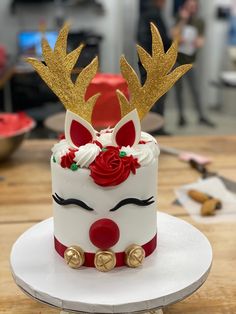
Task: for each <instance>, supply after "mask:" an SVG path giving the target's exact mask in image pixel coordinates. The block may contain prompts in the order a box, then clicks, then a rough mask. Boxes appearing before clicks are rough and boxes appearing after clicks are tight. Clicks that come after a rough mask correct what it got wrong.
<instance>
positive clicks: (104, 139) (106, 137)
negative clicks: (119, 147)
mask: <svg viewBox="0 0 236 314" xmlns="http://www.w3.org/2000/svg"><path fill="white" fill-rule="evenodd" d="M98 141H99V142H100V143H101V144H102V146H103V147H107V146H112V133H101V135H100V137H98Z"/></svg>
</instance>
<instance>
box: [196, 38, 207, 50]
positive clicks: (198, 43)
mask: <svg viewBox="0 0 236 314" xmlns="http://www.w3.org/2000/svg"><path fill="white" fill-rule="evenodd" d="M204 42H205V40H204V38H203V37H198V38H196V40H195V42H194V46H195V47H196V48H197V49H200V48H202V47H203V46H204Z"/></svg>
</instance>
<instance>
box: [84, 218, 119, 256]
mask: <svg viewBox="0 0 236 314" xmlns="http://www.w3.org/2000/svg"><path fill="white" fill-rule="evenodd" d="M89 237H90V240H91V242H92V243H93V245H95V246H96V247H97V248H99V249H101V250H107V249H109V248H111V247H112V246H114V245H115V244H116V243H117V242H118V241H119V238H120V230H119V227H118V226H117V224H116V223H115V222H114V221H113V220H111V219H100V220H97V221H95V222H94V223H93V224H92V225H91V227H90V230H89Z"/></svg>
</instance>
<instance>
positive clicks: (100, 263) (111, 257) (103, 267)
mask: <svg viewBox="0 0 236 314" xmlns="http://www.w3.org/2000/svg"><path fill="white" fill-rule="evenodd" d="M94 265H95V267H96V268H97V270H99V271H102V272H108V271H110V270H112V269H113V268H114V267H115V266H116V255H115V253H113V252H112V251H98V252H97V253H96V254H95V258H94Z"/></svg>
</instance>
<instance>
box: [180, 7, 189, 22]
mask: <svg viewBox="0 0 236 314" xmlns="http://www.w3.org/2000/svg"><path fill="white" fill-rule="evenodd" d="M179 16H180V18H181V20H183V21H187V20H188V19H189V18H190V14H189V12H188V11H187V10H186V9H185V8H182V9H181V10H180V11H179Z"/></svg>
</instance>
